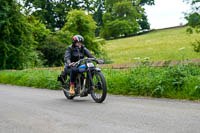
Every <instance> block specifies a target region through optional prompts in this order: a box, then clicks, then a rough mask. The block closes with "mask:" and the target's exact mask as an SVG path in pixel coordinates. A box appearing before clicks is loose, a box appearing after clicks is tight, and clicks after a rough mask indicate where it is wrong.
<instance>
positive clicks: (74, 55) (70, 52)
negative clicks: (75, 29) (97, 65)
mask: <svg viewBox="0 0 200 133" xmlns="http://www.w3.org/2000/svg"><path fill="white" fill-rule="evenodd" d="M85 56H87V57H89V58H95V57H94V56H93V55H92V54H91V53H90V51H89V50H88V49H87V48H86V47H85V46H84V45H83V46H81V48H78V47H76V46H74V45H70V46H69V47H68V48H67V50H66V52H65V57H64V61H65V65H67V66H69V64H70V63H71V62H76V61H78V60H80V59H83V58H84V57H85Z"/></svg>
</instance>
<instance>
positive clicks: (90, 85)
mask: <svg viewBox="0 0 200 133" xmlns="http://www.w3.org/2000/svg"><path fill="white" fill-rule="evenodd" d="M88 79H89V88H90V90H94V81H93V78H92V72H91V70H89V71H88Z"/></svg>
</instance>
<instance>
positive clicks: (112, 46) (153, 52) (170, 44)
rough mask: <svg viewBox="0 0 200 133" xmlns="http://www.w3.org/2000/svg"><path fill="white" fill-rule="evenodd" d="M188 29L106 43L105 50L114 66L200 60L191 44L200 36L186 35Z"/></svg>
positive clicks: (162, 31)
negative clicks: (143, 62)
mask: <svg viewBox="0 0 200 133" xmlns="http://www.w3.org/2000/svg"><path fill="white" fill-rule="evenodd" d="M186 29H187V28H186V27H184V28H177V29H168V30H157V31H152V32H150V33H147V34H144V35H140V36H135V37H129V38H124V39H117V40H110V41H107V42H106V45H105V46H104V50H105V51H106V52H107V53H108V57H109V58H110V59H111V60H112V61H113V64H120V63H128V62H140V61H141V60H143V59H144V58H147V59H148V58H149V61H166V60H183V59H184V60H186V59H195V58H200V54H198V53H195V52H194V51H193V46H192V45H191V43H193V42H195V40H196V39H199V37H200V34H196V33H195V34H188V33H186Z"/></svg>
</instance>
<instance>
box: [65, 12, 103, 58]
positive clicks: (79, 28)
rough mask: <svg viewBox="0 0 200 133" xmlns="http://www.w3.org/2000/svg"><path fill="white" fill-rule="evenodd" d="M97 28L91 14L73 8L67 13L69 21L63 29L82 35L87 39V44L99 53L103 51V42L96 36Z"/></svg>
mask: <svg viewBox="0 0 200 133" xmlns="http://www.w3.org/2000/svg"><path fill="white" fill-rule="evenodd" d="M96 28H97V26H96V23H95V21H94V20H93V18H92V16H91V15H89V14H88V15H87V14H86V12H85V11H83V10H72V11H70V12H69V13H68V15H67V22H66V23H65V26H64V27H63V28H62V31H65V32H66V31H69V32H70V33H71V34H72V35H77V34H78V35H82V36H83V37H84V39H85V41H84V44H85V46H86V47H87V48H88V49H89V50H91V51H93V52H94V53H95V54H97V55H98V54H100V52H101V51H100V45H101V44H100V43H99V42H98V41H97V40H96V37H95V29H96ZM71 38H72V37H71Z"/></svg>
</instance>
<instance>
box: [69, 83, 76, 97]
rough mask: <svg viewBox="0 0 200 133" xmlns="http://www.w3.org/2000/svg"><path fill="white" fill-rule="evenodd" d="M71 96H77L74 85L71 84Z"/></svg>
mask: <svg viewBox="0 0 200 133" xmlns="http://www.w3.org/2000/svg"><path fill="white" fill-rule="evenodd" d="M69 94H70V95H72V96H73V95H75V90H74V83H71V84H70V90H69Z"/></svg>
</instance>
